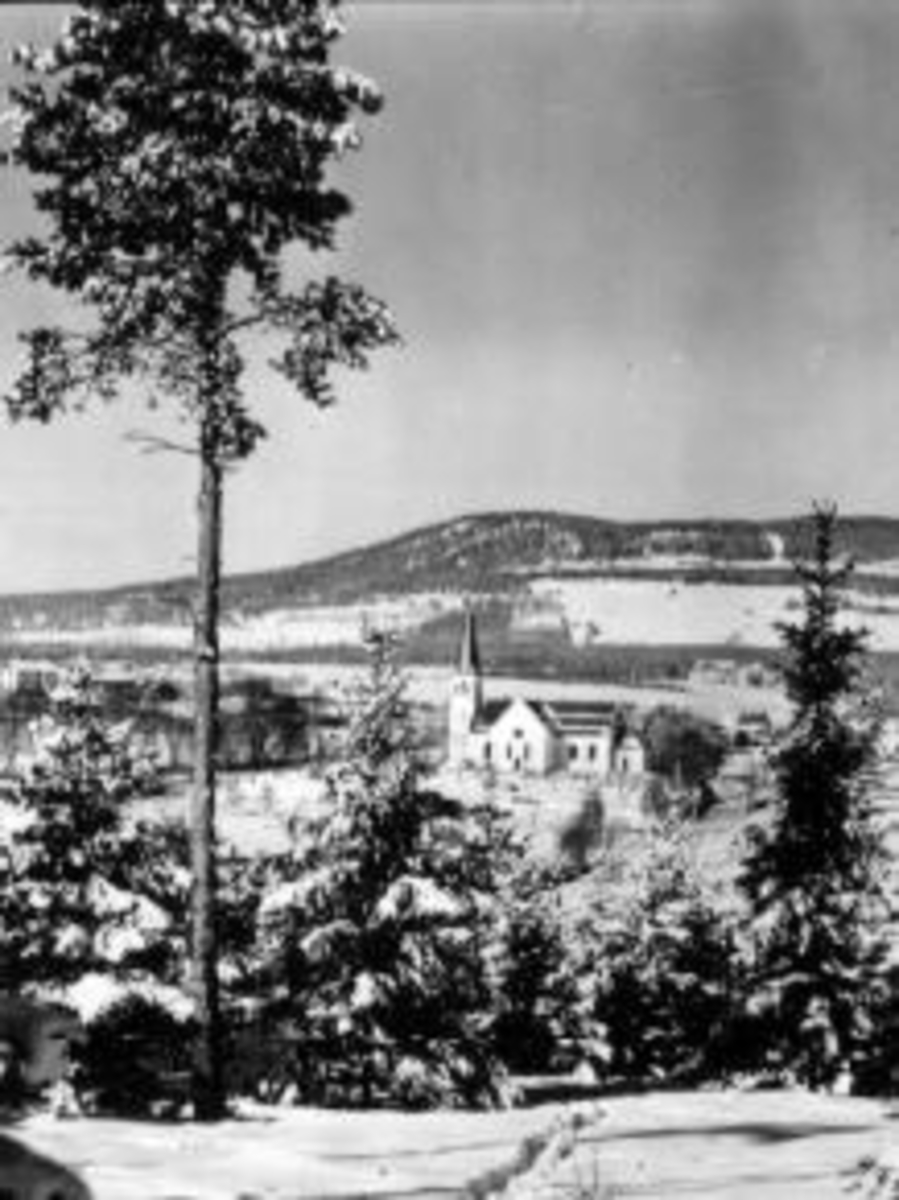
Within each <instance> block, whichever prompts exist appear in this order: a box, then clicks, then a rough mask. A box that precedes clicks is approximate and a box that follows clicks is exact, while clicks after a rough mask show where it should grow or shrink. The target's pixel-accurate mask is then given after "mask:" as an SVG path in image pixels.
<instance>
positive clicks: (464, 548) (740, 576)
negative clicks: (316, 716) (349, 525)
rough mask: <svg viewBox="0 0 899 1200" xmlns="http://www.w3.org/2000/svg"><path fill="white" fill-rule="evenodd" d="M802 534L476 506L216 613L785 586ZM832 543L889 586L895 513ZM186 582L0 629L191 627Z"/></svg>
mask: <svg viewBox="0 0 899 1200" xmlns="http://www.w3.org/2000/svg"><path fill="white" fill-rule="evenodd" d="M807 534H808V522H807V521H805V520H803V521H788V520H778V521H773V522H772V521H768V522H760V521H737V520H731V521H719V520H692V521H655V522H649V521H647V522H615V521H607V520H600V519H597V518H593V517H586V516H576V515H565V514H559V513H551V512H507V513H486V514H481V515H476V516H470V517H461V518H459V519H457V520H453V521H447V522H444V523H442V524H438V525H432V526H428V527H425V528H422V529H417V530H413V531H411V532H409V533H406V534H403V535H401V536H399V537H396V538H392V539H390V540H387V541H384V542H380V543H377V544H375V545H373V546H368V547H364V548H361V549H358V550H353V551H349V552H347V553H343V554H338V555H334V556H332V557H330V558H326V559H322V560H320V561H317V562H312V563H306V564H302V565H299V566H296V567H288V568H281V569H278V570H272V571H263V572H256V573H253V574H245V575H235V576H231V577H229V578H228V579H226V581H225V588H224V601H225V610H226V612H230V613H231V614H235V613H239V614H242V615H259V614H262V613H265V612H267V611H269V610H274V609H283V608H284V607H308V606H333V605H345V604H353V603H356V604H358V603H360V602H367V601H371V600H373V599H375V598H378V597H402V596H406V595H409V594H427V593H442V592H447V591H452V592H462V591H464V592H477V593H480V594H482V595H485V594H486V595H489V594H494V595H500V596H501V595H508V594H510V593H514V592H516V591H518V590H520V589H521V588H522V587H523V586H524V585H525V584H527V583H528V582H529V581H531V580H533V579H538V578H541V577H547V576H563V577H564V576H566V575H567V576H576V577H579V578H590V577H606V576H608V575H613V576H622V575H624V576H628V575H636V576H639V577H648V578H659V579H683V578H690V579H697V580H718V581H722V582H733V583H749V582H753V583H762V584H774V583H778V582H780V583H785V582H787V581H788V580H789V578H790V576H791V571H790V562H791V560H792V559H793V558H794V557H795V556H796V555H797V554H799V553H800V552H801V550H802V547H803V544H804V542H805V539H806V537H807ZM840 536H841V539H842V543H843V548H844V549H845V550H846V551H847V552H849V553H851V554H852V555H853V556H854V557H855V559H856V560H857V561H858V563H859V564H860V565H862V566H863V568H864V570H865V573H866V575H867V577H868V586H869V587H871V586H876V588H877V590H879V591H887V592H893V591H895V592H899V571H897V564H899V520H895V519H893V518H886V517H847V518H845V519H844V520H842V522H841V526H840ZM192 592H193V583H192V581H191V580H190V579H173V580H162V581H159V582H153V583H144V584H136V585H132V586H127V587H120V588H113V589H107V590H102V591H81V592H58V593H45V594H40V595H19V596H7V597H0V630H12V629H16V628H19V629H21V628H31V629H38V628H40V627H46V628H58V627H62V626H64V627H67V628H83V627H85V626H95V625H110V624H111V625H116V624H123V625H126V624H127V625H132V624H142V623H150V622H152V623H162V624H166V625H175V626H178V625H188V624H189V623H190V611H191V596H192Z"/></svg>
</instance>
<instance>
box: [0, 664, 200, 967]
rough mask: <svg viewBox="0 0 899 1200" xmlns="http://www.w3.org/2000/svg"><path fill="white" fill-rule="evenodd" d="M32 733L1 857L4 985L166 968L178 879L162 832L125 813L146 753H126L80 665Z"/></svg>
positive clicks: (120, 732)
mask: <svg viewBox="0 0 899 1200" xmlns="http://www.w3.org/2000/svg"><path fill="white" fill-rule="evenodd" d="M35 740H36V743H37V747H38V750H37V754H36V757H35V760H34V763H33V765H32V766H31V767H30V769H28V770H27V771H26V772H25V773H24V774H23V775H22V776H21V777H20V779H19V780H18V783H17V788H16V792H15V794H14V797H13V800H14V804H15V810H16V812H15V816H14V817H13V820H12V828H11V830H10V833H9V835H8V838H7V840H6V844H5V845H4V847H3V857H2V865H0V922H2V925H0V929H2V935H0V936H2V963H3V971H4V976H5V978H4V985H5V986H6V987H11V988H14V989H21V988H22V987H25V986H29V985H31V986H34V985H40V984H56V985H66V984H70V983H73V982H75V981H77V980H78V979H80V978H82V977H83V976H84V975H86V974H88V973H91V972H97V971H99V972H101V973H118V974H123V973H127V972H128V971H133V970H140V969H144V968H147V969H150V968H152V969H153V970H154V971H155V972H163V973H164V972H165V971H166V970H174V969H175V967H176V963H175V961H174V960H175V959H176V958H177V946H178V942H177V938H176V937H175V936H174V930H175V926H174V924H173V922H175V921H176V920H177V916H178V908H179V901H180V903H182V904H183V902H184V900H185V880H184V878H183V876H179V871H178V866H177V864H176V863H175V862H174V861H173V860H172V859H171V858H170V856H169V844H168V836H167V834H166V832H165V831H164V830H162V829H160V828H159V827H155V826H152V825H143V824H134V823H130V824H129V823H128V822H127V821H126V818H125V808H124V806H125V804H126V802H127V801H128V800H129V799H131V798H133V797H134V796H135V795H138V794H140V792H141V791H142V790H143V789H144V788H145V787H146V786H148V784H149V783H151V781H152V779H153V769H152V764H151V763H148V762H146V761H145V760H141V759H140V758H135V756H134V755H133V754H132V751H131V749H130V746H129V743H128V738H127V730H126V729H123V728H117V727H112V726H110V725H109V724H108V723H107V722H106V721H105V720H104V718H103V716H102V714H101V711H100V707H99V703H98V700H97V696H96V693H95V690H94V687H93V684H92V682H91V679H90V676H89V675H88V674H87V673H86V672H84V671H82V670H77V671H74V672H73V673H72V674H71V676H70V677H69V678H68V679H66V680H65V681H64V683H63V684H62V685H61V686H60V687H59V688H58V689H57V690H56V691H55V692H54V693H53V695H52V697H51V699H50V712H49V713H48V714H47V716H46V717H44V718H42V719H41V721H40V722H39V723H38V725H37V726H36V728H35ZM148 912H151V913H152V915H153V920H152V922H151V927H149V928H148V927H147V925H146V923H145V920H144V921H143V922H142V917H143V918H144V919H145V918H146V915H147V913H148Z"/></svg>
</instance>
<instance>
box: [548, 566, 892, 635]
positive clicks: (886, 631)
mask: <svg viewBox="0 0 899 1200" xmlns="http://www.w3.org/2000/svg"><path fill="white" fill-rule="evenodd" d="M531 591H532V592H533V593H534V595H535V597H536V598H537V599H538V600H539V601H540V602H541V603H543V604H544V605H547V606H552V607H555V608H556V609H557V610H558V611H559V612H561V613H562V614H563V615H564V617H565V619H566V621H567V622H568V625H569V627H570V628H571V629H572V631H573V633H574V635H575V636H577V632H578V631H579V630H581V629H586V628H592V629H594V630H595V631H596V632H595V634H594V635H593V636H594V639H595V640H596V641H597V642H598V643H599V644H601V645H603V644H612V645H617V644H623V645H644V646H658V645H672V644H678V643H682V644H688V645H689V644H693V645H721V644H724V645H732V646H741V645H746V646H775V645H777V644H778V640H779V639H778V634H777V629H776V625H777V622H779V621H785V620H795V618H796V615H797V605H798V602H799V592H798V591H797V589H796V588H791V587H779V586H770V587H763V586H753V585H747V584H725V583H691V582H664V583H662V582H660V581H658V580H649V579H545V580H540V581H538V582H535V583H533V584H532V585H531ZM847 600H848V601H849V602H850V605H851V607H849V608H847V611H846V614H845V620H846V623H847V624H849V625H853V626H862V625H863V626H865V627H866V628H867V629H868V630H869V631H870V633H871V648H872V649H875V650H897V649H899V599H894V598H881V597H878V598H876V599H874V598H872V597H865V596H862V595H860V594H850V595H849V596H848V597H847Z"/></svg>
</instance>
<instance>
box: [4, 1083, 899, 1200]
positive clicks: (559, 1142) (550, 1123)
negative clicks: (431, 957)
mask: <svg viewBox="0 0 899 1200" xmlns="http://www.w3.org/2000/svg"><path fill="white" fill-rule="evenodd" d="M15 1134H16V1136H17V1137H21V1138H22V1140H23V1141H25V1142H26V1143H27V1144H28V1145H29V1146H30V1147H31V1148H32V1149H34V1150H36V1151H39V1152H41V1153H43V1154H46V1155H49V1156H51V1157H52V1158H54V1159H56V1160H57V1161H60V1162H63V1163H66V1164H67V1165H68V1166H70V1167H72V1168H74V1169H75V1170H76V1171H78V1172H79V1173H80V1174H81V1175H82V1177H83V1178H84V1180H85V1181H86V1182H87V1183H88V1184H89V1185H90V1187H91V1188H92V1190H93V1193H94V1200H313V1198H315V1200H319V1198H321V1200H327V1198H332V1200H337V1197H342V1198H344V1200H346V1198H347V1197H356V1198H362V1197H366V1198H370V1200H388V1197H389V1198H391V1200H395V1198H398V1197H401V1196H402V1197H415V1198H416V1200H436V1198H437V1197H444V1198H445V1200H456V1198H459V1200H463V1198H470V1197H481V1198H482V1200H499V1198H500V1197H504V1198H507V1200H513V1198H514V1200H546V1198H547V1197H555V1198H556V1200H579V1198H581V1200H604V1198H605V1197H612V1196H623V1195H638V1194H639V1195H640V1196H643V1197H645V1198H646V1200H662V1198H664V1197H669V1196H672V1195H675V1194H676V1195H678V1196H682V1197H684V1198H686V1197H691V1198H693V1197H695V1198H698V1197H703V1200H750V1198H752V1200H800V1197H801V1198H802V1200H806V1198H807V1200H839V1198H840V1197H842V1196H845V1195H847V1194H849V1193H850V1192H851V1193H853V1194H855V1195H857V1196H859V1197H860V1200H890V1198H891V1197H894V1196H895V1195H896V1187H897V1176H899V1169H897V1167H899V1164H897V1160H896V1155H895V1151H894V1150H891V1144H892V1143H893V1142H894V1140H895V1118H893V1119H891V1114H890V1110H889V1108H888V1106H886V1105H884V1104H879V1103H876V1102H874V1101H869V1100H858V1099H847V1098H834V1097H827V1096H821V1095H809V1094H807V1093H804V1092H776V1093H772V1092H754V1093H753V1092H748V1093H747V1092H740V1091H735V1090H731V1091H725V1092H692V1093H691V1092H679V1093H672V1092H663V1093H659V1094H655V1095H653V1094H646V1095H641V1096H630V1097H629V1096H623V1097H611V1098H609V1099H603V1100H602V1101H600V1102H599V1103H598V1104H596V1105H589V1106H587V1105H579V1106H568V1107H562V1106H555V1107H550V1106H546V1107H542V1108H531V1109H515V1110H510V1111H505V1112H494V1113H452V1112H443V1113H424V1114H408V1113H387V1112H370V1113H340V1112H324V1111H321V1110H315V1109H268V1110H265V1109H258V1108H257V1109H255V1110H247V1111H246V1112H244V1113H243V1114H242V1116H241V1118H240V1119H237V1120H231V1121H226V1122H223V1123H222V1124H220V1125H213V1126H194V1125H189V1124H174V1125H172V1124H152V1123H146V1122H144V1123H137V1122H133V1121H109V1120H86V1119H75V1120H72V1121H57V1120H54V1119H52V1118H50V1117H47V1116H41V1117H36V1118H31V1119H30V1120H28V1121H26V1122H24V1123H23V1124H22V1125H21V1126H20V1127H19V1128H17V1129H16V1131H15ZM863 1160H867V1161H870V1162H872V1163H876V1164H877V1167H878V1168H879V1169H875V1168H874V1167H873V1166H872V1168H871V1170H870V1171H869V1172H868V1173H867V1174H864V1175H862V1174H860V1172H859V1163H860V1162H861V1161H863ZM2 1183H3V1180H2V1179H0V1185H2ZM853 1185H855V1186H856V1187H857V1188H858V1190H855V1188H854V1187H853ZM858 1185H861V1186H860V1187H859V1186H858Z"/></svg>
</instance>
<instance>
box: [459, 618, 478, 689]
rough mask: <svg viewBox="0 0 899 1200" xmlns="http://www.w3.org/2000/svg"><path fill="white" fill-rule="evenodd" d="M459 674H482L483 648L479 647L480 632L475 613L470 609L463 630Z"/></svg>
mask: <svg viewBox="0 0 899 1200" xmlns="http://www.w3.org/2000/svg"><path fill="white" fill-rule="evenodd" d="M459 674H460V675H475V676H478V677H479V676H480V674H481V648H480V646H479V645H478V631H477V626H476V624H475V617H474V613H473V612H472V611H471V609H470V608H466V610H465V626H464V628H463V630H462V647H461V651H460V654H459Z"/></svg>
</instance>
